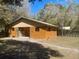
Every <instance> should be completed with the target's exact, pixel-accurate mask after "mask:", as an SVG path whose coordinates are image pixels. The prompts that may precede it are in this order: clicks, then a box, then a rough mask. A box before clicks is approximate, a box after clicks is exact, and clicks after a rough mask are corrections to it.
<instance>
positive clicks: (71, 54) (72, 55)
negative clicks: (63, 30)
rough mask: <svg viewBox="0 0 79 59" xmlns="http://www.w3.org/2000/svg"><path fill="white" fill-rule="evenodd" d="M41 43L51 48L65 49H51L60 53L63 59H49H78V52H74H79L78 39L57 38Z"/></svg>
mask: <svg viewBox="0 0 79 59" xmlns="http://www.w3.org/2000/svg"><path fill="white" fill-rule="evenodd" d="M42 42H45V43H47V44H50V45H51V46H53V45H57V46H60V47H64V48H65V49H64V48H63V49H62V48H54V47H51V48H52V49H56V50H58V51H60V52H61V53H62V54H63V55H64V57H63V58H55V57H53V58H51V59H79V52H77V51H74V50H76V49H77V50H78V51H79V37H57V38H55V39H49V40H47V41H42Z"/></svg>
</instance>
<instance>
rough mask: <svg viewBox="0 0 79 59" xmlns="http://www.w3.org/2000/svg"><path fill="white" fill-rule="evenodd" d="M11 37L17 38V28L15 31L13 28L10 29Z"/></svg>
mask: <svg viewBox="0 0 79 59" xmlns="http://www.w3.org/2000/svg"><path fill="white" fill-rule="evenodd" d="M9 36H10V37H17V32H16V28H14V30H13V28H10V29H9Z"/></svg>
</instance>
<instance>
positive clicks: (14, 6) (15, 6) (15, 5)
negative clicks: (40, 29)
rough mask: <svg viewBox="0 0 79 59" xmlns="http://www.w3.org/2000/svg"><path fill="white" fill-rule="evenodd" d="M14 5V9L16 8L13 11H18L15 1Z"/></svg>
mask: <svg viewBox="0 0 79 59" xmlns="http://www.w3.org/2000/svg"><path fill="white" fill-rule="evenodd" d="M13 5H14V6H13V7H14V8H13V9H14V10H13V11H16V1H15V0H14V2H13Z"/></svg>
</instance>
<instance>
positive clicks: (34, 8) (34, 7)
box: [31, 0, 79, 15]
mask: <svg viewBox="0 0 79 59" xmlns="http://www.w3.org/2000/svg"><path fill="white" fill-rule="evenodd" d="M68 1H70V2H72V1H73V0H42V2H39V1H38V0H36V1H35V3H34V4H31V12H32V14H33V15H34V14H37V13H38V12H39V11H40V10H41V9H42V8H43V7H44V6H45V4H46V3H53V4H61V5H63V6H66V5H68ZM74 2H75V3H77V4H79V0H74Z"/></svg>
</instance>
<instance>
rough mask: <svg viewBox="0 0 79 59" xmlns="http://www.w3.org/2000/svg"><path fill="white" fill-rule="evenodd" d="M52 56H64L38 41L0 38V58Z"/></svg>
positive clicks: (20, 58)
mask: <svg viewBox="0 0 79 59" xmlns="http://www.w3.org/2000/svg"><path fill="white" fill-rule="evenodd" d="M50 56H53V57H63V55H62V54H60V53H59V52H58V51H56V50H52V49H50V48H45V47H44V46H43V45H41V44H38V43H34V42H28V41H24V42H22V41H16V40H4V41H1V40H0V59H49V58H50Z"/></svg>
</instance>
